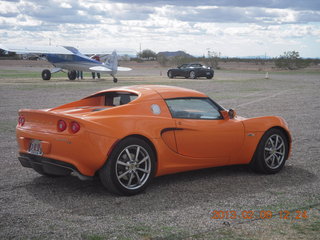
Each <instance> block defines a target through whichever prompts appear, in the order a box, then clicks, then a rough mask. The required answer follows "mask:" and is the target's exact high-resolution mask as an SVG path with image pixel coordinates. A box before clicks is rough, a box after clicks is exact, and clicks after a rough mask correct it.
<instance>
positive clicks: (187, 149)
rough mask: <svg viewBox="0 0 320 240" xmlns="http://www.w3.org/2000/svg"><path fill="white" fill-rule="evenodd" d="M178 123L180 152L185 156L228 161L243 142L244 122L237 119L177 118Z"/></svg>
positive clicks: (176, 132) (177, 131)
mask: <svg viewBox="0 0 320 240" xmlns="http://www.w3.org/2000/svg"><path fill="white" fill-rule="evenodd" d="M176 124H177V128H178V129H179V130H176V131H175V136H176V142H177V147H178V152H179V154H181V155H184V156H189V157H196V158H215V159H217V161H218V160H221V161H226V160H229V158H230V156H231V155H234V154H236V153H237V152H238V151H239V150H240V148H241V146H242V143H243V138H244V129H243V124H242V123H241V121H238V120H236V119H230V120H224V119H219V120H200V119H176Z"/></svg>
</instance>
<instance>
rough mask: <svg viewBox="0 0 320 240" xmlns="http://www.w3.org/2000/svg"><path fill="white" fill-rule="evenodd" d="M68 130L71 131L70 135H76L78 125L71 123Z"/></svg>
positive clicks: (78, 128)
mask: <svg viewBox="0 0 320 240" xmlns="http://www.w3.org/2000/svg"><path fill="white" fill-rule="evenodd" d="M70 129H71V132H72V133H77V132H79V130H80V124H79V123H77V122H72V123H71V124H70Z"/></svg>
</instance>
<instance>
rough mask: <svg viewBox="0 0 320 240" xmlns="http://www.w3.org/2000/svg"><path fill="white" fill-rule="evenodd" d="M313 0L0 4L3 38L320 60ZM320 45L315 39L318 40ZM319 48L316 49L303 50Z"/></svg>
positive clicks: (319, 26) (319, 9)
mask: <svg viewBox="0 0 320 240" xmlns="http://www.w3.org/2000/svg"><path fill="white" fill-rule="evenodd" d="M314 2H316V1H310V0H305V1H298V0H294V1H289V0H284V1H267V0H259V1H237V0H230V1H222V0H214V1H213V0H200V1H189V0H187V1H183V4H182V1H152V2H150V1H144V0H142V1H138V0H137V1H134V0H133V1H111V0H109V1H103V0H86V1H85V0H49V1H41V0H28V1H27V0H21V1H19V2H12V1H10V2H8V1H1V0H0V4H1V8H0V37H1V42H14V43H21V44H23V43H26V42H28V43H29V42H32V43H34V44H47V43H48V39H49V38H50V39H51V40H52V42H54V43H55V44H62V45H73V46H75V47H83V48H85V47H92V46H100V47H101V48H103V47H107V48H108V49H110V48H111V49H112V48H121V47H125V48H128V47H129V48H133V49H136V50H138V49H139V45H140V43H141V44H142V48H150V49H152V50H154V51H164V50H172V51H174V50H180V49H182V50H185V51H187V52H189V53H191V54H196V55H202V54H204V53H206V51H207V50H206V49H207V48H210V49H211V50H214V51H217V52H221V53H222V55H231V56H248V55H261V54H264V53H265V52H267V53H268V54H270V55H272V56H277V55H280V54H282V53H283V52H284V51H286V50H290V49H289V48H293V49H295V50H299V49H301V51H302V52H301V55H302V56H303V53H304V52H305V53H306V54H309V56H313V57H319V53H320V50H319V45H318V42H319V39H320V6H318V5H319V4H318V5H317V4H315V3H314ZM316 43H317V44H316ZM308 46H309V48H315V46H316V48H317V49H314V51H310V50H308V51H306V49H308Z"/></svg>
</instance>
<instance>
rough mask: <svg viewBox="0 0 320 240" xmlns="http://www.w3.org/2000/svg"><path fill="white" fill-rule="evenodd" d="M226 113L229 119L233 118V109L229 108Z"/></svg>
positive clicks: (234, 113)
mask: <svg viewBox="0 0 320 240" xmlns="http://www.w3.org/2000/svg"><path fill="white" fill-rule="evenodd" d="M228 115H229V118H230V119H233V118H234V117H235V116H236V111H235V110H233V109H229V111H228Z"/></svg>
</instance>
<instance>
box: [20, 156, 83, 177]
mask: <svg viewBox="0 0 320 240" xmlns="http://www.w3.org/2000/svg"><path fill="white" fill-rule="evenodd" d="M19 154H20V156H19V157H18V159H19V161H20V163H21V165H22V166H23V167H27V168H33V169H34V170H35V171H37V172H39V173H44V174H49V175H55V176H67V175H70V173H72V172H76V173H79V171H78V169H77V168H76V167H75V166H73V165H72V164H70V163H66V162H61V161H58V160H55V159H51V158H46V157H42V156H37V155H33V154H28V153H19Z"/></svg>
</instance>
